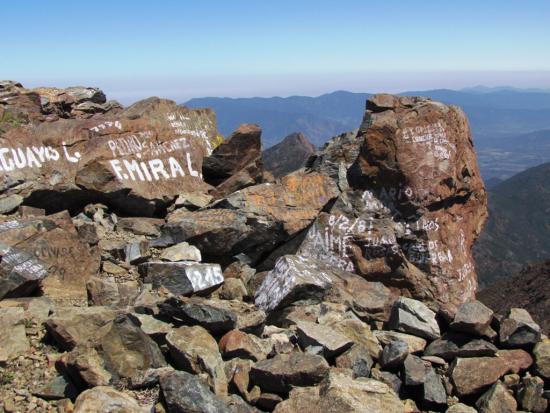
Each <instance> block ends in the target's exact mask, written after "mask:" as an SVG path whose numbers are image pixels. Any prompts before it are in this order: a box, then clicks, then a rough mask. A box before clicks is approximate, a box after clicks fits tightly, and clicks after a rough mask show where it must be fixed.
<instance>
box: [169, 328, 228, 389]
mask: <svg viewBox="0 0 550 413" xmlns="http://www.w3.org/2000/svg"><path fill="white" fill-rule="evenodd" d="M166 342H167V343H168V347H169V349H170V355H171V356H172V358H173V360H174V362H175V364H176V367H177V368H179V369H183V370H186V371H188V372H190V373H193V374H199V373H206V374H207V375H208V376H209V377H210V379H209V381H210V383H209V384H210V387H212V389H213V390H214V391H215V392H216V394H218V395H220V394H226V393H227V377H226V376H225V371H224V366H223V360H222V357H221V355H220V351H219V350H218V343H216V340H215V339H214V338H213V337H212V336H211V335H210V334H209V333H208V331H206V330H205V329H204V328H202V327H200V326H193V327H179V328H177V329H174V330H172V331H171V332H169V333H168V334H167V335H166Z"/></svg>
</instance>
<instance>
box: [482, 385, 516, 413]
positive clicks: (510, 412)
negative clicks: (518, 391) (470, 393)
mask: <svg viewBox="0 0 550 413" xmlns="http://www.w3.org/2000/svg"><path fill="white" fill-rule="evenodd" d="M476 407H477V409H478V412H479V413H514V412H516V409H517V403H516V400H515V399H514V397H513V396H512V395H511V394H510V393H509V392H508V389H507V388H506V386H504V384H502V383H500V382H498V383H495V384H494V385H493V386H492V387H491V388H490V389H489V390H487V392H485V393H484V394H483V396H481V397H480V398H479V399H478V401H477V402H476Z"/></svg>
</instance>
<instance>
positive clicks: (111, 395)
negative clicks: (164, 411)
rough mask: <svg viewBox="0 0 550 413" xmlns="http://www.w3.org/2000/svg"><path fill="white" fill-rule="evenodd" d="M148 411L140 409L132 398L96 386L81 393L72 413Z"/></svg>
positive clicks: (143, 412) (141, 412)
mask: <svg viewBox="0 0 550 413" xmlns="http://www.w3.org/2000/svg"><path fill="white" fill-rule="evenodd" d="M147 411H149V409H147V408H145V407H141V406H140V405H139V404H138V402H137V401H136V400H135V399H133V398H132V397H130V396H128V395H127V394H125V393H122V392H120V391H118V390H115V389H114V388H112V387H108V386H98V387H94V388H93V389H90V390H86V391H85V392H83V393H81V394H80V395H79V396H78V397H77V399H76V401H75V405H74V413H97V412H117V413H145V412H147Z"/></svg>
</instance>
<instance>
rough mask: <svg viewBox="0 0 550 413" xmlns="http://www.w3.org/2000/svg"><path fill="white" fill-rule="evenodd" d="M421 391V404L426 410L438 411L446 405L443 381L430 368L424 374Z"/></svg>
mask: <svg viewBox="0 0 550 413" xmlns="http://www.w3.org/2000/svg"><path fill="white" fill-rule="evenodd" d="M422 390H423V392H422V399H423V400H422V404H423V405H424V407H425V408H426V409H433V410H440V409H441V408H442V407H443V406H446V405H447V393H446V391H445V386H443V380H442V379H441V376H439V375H438V374H437V373H436V372H435V370H434V369H433V368H431V367H430V368H428V371H427V372H426V379H425V381H424V386H423V387H422Z"/></svg>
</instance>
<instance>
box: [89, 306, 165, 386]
mask: <svg viewBox="0 0 550 413" xmlns="http://www.w3.org/2000/svg"><path fill="white" fill-rule="evenodd" d="M97 350H98V352H99V354H100V355H101V356H102V357H103V358H104V359H105V363H106V365H107V366H108V367H107V368H108V370H109V371H110V372H112V373H113V375H115V376H116V377H122V378H128V379H129V378H131V377H133V376H135V375H137V374H141V372H143V371H144V370H147V369H149V368H159V367H164V366H166V361H165V360H164V357H163V355H162V353H161V351H160V348H159V347H158V345H157V343H155V341H153V340H152V339H151V338H150V337H149V336H148V335H147V334H145V333H144V332H143V331H142V330H141V329H140V328H139V327H138V326H136V325H135V324H134V323H133V322H132V321H131V320H130V319H129V317H128V316H126V315H119V316H117V317H116V318H115V319H114V321H113V323H112V326H111V329H110V330H109V332H108V333H107V334H105V335H104V336H103V337H101V339H100V341H99V343H98V345H97Z"/></svg>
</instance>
